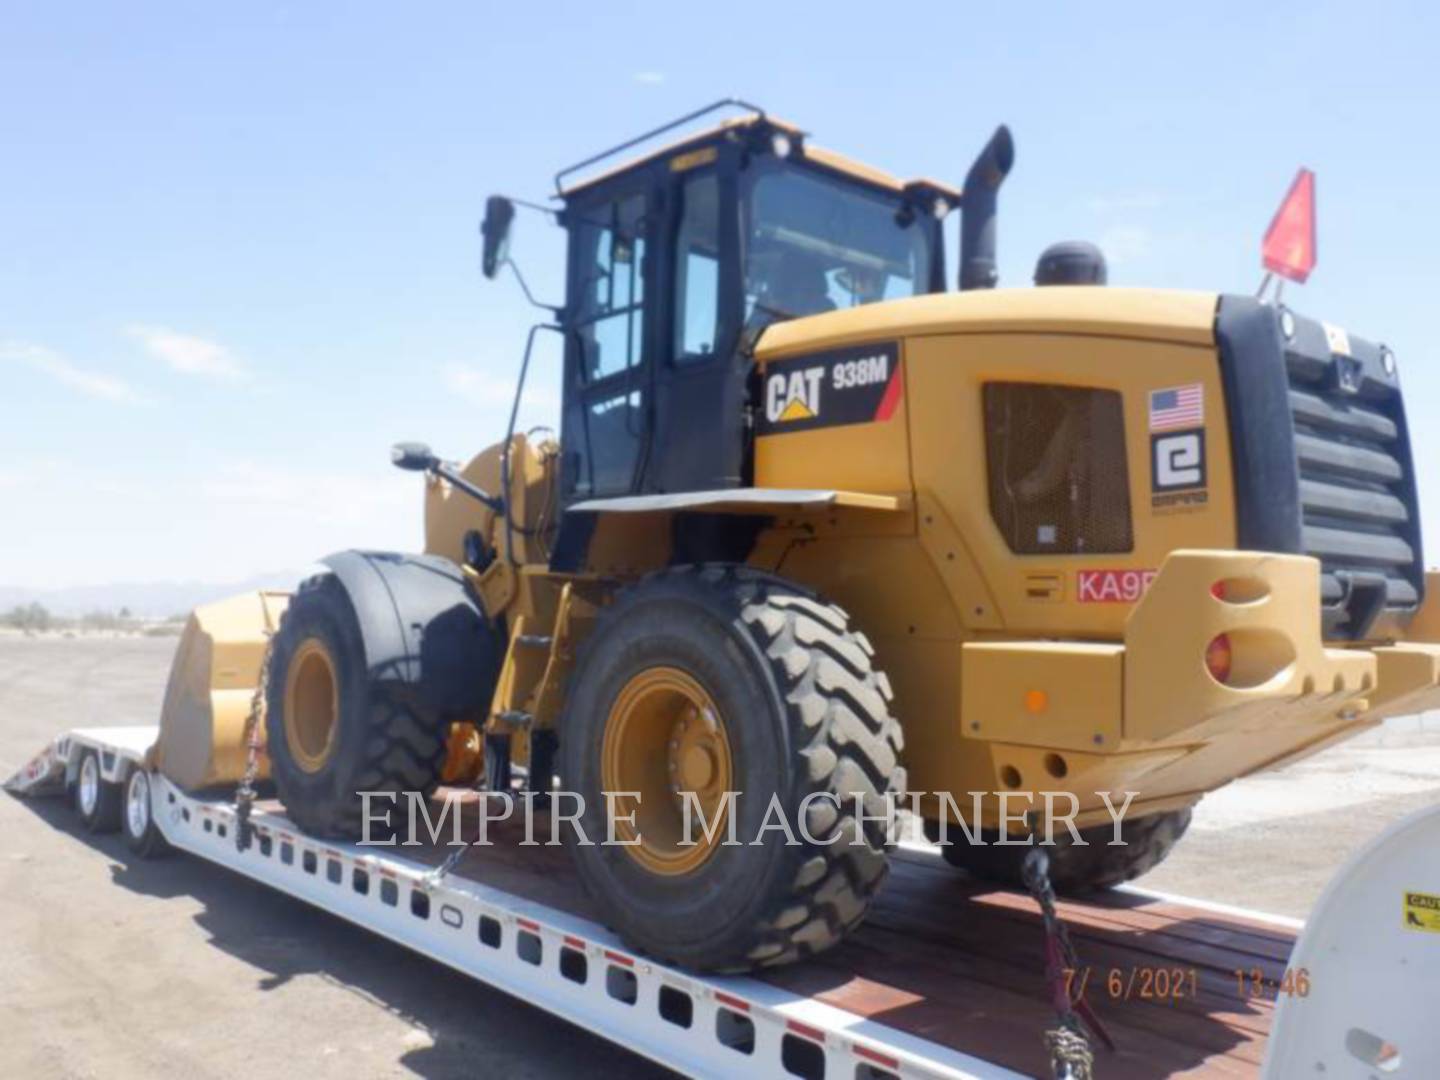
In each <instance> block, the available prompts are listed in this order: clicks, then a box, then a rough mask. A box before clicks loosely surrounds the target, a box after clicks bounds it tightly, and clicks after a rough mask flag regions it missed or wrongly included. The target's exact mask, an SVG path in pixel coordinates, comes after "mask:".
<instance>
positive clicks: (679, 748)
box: [559, 566, 905, 970]
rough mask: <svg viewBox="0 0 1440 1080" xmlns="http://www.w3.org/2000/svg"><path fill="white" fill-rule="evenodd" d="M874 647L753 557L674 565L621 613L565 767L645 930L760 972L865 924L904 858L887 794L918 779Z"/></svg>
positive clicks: (607, 617)
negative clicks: (749, 562) (893, 864)
mask: <svg viewBox="0 0 1440 1080" xmlns="http://www.w3.org/2000/svg"><path fill="white" fill-rule="evenodd" d="M871 655H872V653H871V649H870V645H869V642H867V641H866V640H865V638H864V636H863V635H861V634H859V633H857V632H855V631H853V630H851V629H850V628H849V626H848V619H847V616H846V615H845V613H844V612H843V611H841V610H840V609H839V608H837V607H835V606H833V605H830V604H827V603H825V602H823V601H821V600H819V599H817V598H816V597H815V596H814V595H813V594H812V593H810V592H808V591H805V590H803V589H801V588H799V587H797V586H795V585H792V584H790V583H788V582H786V581H783V580H781V579H780V578H777V577H773V576H771V575H768V574H763V573H759V572H756V571H753V570H749V569H746V568H740V567H733V566H705V567H701V568H694V567H687V568H678V569H674V570H670V571H666V572H664V573H661V574H657V575H654V576H652V577H649V578H646V579H644V580H643V581H641V582H640V583H639V584H637V585H635V586H633V587H631V588H629V589H626V590H625V591H624V592H622V593H621V594H620V595H619V597H618V598H617V600H616V602H615V603H614V604H613V605H611V606H610V607H608V608H607V609H605V610H604V612H602V614H601V616H600V618H599V619H598V620H597V623H596V625H595V627H594V629H593V630H592V632H591V633H590V635H589V637H588V638H587V640H586V642H585V646H584V648H583V650H582V653H581V656H580V658H579V660H578V662H577V665H576V670H575V674H574V678H573V680H572V682H571V689H570V694H569V699H568V701H567V702H566V711H565V715H564V717H562V720H561V725H560V729H559V730H560V755H561V763H560V768H561V780H562V788H563V789H565V790H568V791H573V792H575V793H577V794H578V795H580V796H581V797H582V798H583V799H584V803H583V807H582V808H581V812H580V814H579V817H578V821H579V825H580V830H582V831H583V839H582V837H581V835H580V833H579V832H578V831H575V830H572V837H571V839H572V841H575V842H574V843H572V852H573V855H574V858H575V861H576V864H577V866H578V869H579V874H580V877H581V879H582V881H583V882H584V883H585V886H586V888H587V889H588V890H589V892H590V893H591V895H592V896H593V897H594V898H595V899H596V900H597V901H598V902H599V904H600V906H601V908H602V909H603V913H604V917H605V919H606V920H607V922H608V923H609V924H610V925H611V926H612V927H614V928H615V929H616V930H618V931H619V933H620V934H621V935H622V936H623V937H624V938H625V939H626V940H627V941H628V942H630V943H631V944H632V945H633V946H634V947H636V948H638V949H640V950H641V951H644V952H647V953H650V954H652V955H654V956H657V957H659V958H662V959H664V960H666V961H669V962H672V963H677V964H683V965H686V966H688V967H692V968H700V969H711V970H744V969H747V968H753V967H757V966H763V965H769V964H777V963H784V962H788V961H790V960H795V959H798V958H800V957H803V956H808V955H810V954H813V953H817V952H820V951H821V950H823V949H826V948H829V947H830V946H831V945H834V944H835V943H836V942H837V941H839V940H840V939H841V937H842V936H844V934H845V933H846V932H848V931H849V930H851V929H852V928H853V927H855V926H856V925H857V924H858V923H859V922H860V920H861V919H862V918H863V917H864V915H865V912H866V910H867V909H868V907H869V905H870V901H871V899H872V898H873V897H874V895H875V893H876V891H877V890H878V889H879V887H880V885H881V883H882V882H883V881H884V879H885V875H886V871H887V863H886V849H887V847H888V846H889V841H890V837H889V836H888V835H887V829H886V827H885V824H884V821H883V817H884V809H885V808H884V802H883V800H884V799H885V797H887V796H898V795H899V794H900V793H901V792H903V791H904V789H905V773H904V770H903V769H902V768H901V767H900V764H899V753H900V749H901V734H900V725H899V724H898V722H897V721H896V720H895V719H894V717H893V716H891V714H890V708H889V702H890V686H889V683H888V682H887V680H886V679H885V676H884V675H883V674H881V673H880V672H878V671H876V670H874V668H873V666H872V663H871ZM607 791H609V792H613V793H616V794H615V797H614V810H613V815H612V818H613V825H614V839H615V841H616V843H614V844H609V843H605V842H604V841H606V839H607V825H609V824H611V823H612V820H607V806H606V797H605V792H607ZM726 791H734V792H737V793H738V794H737V795H736V797H735V798H734V799H733V801H728V800H727V799H726V798H725V794H724V793H725V792H726ZM621 792H639V793H640V796H639V797H638V798H635V797H634V796H630V795H621V794H619V793H621ZM687 793H693V796H694V798H693V801H692V802H691V810H692V814H691V820H690V832H689V835H688V836H687V834H686V832H685V828H686V821H685V815H684V805H685V799H686V795H687ZM857 796H858V797H859V798H860V799H861V800H862V805H863V806H864V808H865V812H866V817H867V819H869V820H866V821H864V822H863V823H862V822H861V821H860V820H859V819H858V818H857V817H856V814H855V808H856V803H855V799H856V797H857ZM772 806H773V807H774V809H772ZM702 815H703V816H704V818H705V821H706V822H707V823H709V824H711V825H712V826H713V830H712V833H711V836H710V837H708V838H707V837H706V836H705V833H704V826H703V825H702V824H701V822H700V817H701V816H702ZM632 816H633V821H632V820H630V819H631V818H632ZM782 818H783V824H782V821H781V819H782ZM767 825H768V828H767V827H766V826H767ZM732 828H733V835H734V836H735V839H736V841H737V842H736V843H735V844H733V845H732V844H731V843H730V841H729V838H730V836H731V830H732ZM786 829H788V830H790V833H791V835H790V836H787V835H786V833H785V830H786ZM792 837H793V839H794V841H795V842H794V843H793V844H791V843H790V842H789V841H790V839H791V838H792ZM587 839H588V840H589V841H592V842H593V843H586V842H585V840H587Z"/></svg>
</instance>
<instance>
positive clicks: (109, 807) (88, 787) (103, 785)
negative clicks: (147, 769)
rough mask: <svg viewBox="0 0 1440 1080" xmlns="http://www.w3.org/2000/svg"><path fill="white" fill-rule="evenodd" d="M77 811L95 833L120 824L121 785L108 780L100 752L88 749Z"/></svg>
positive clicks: (76, 791)
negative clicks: (101, 769)
mask: <svg viewBox="0 0 1440 1080" xmlns="http://www.w3.org/2000/svg"><path fill="white" fill-rule="evenodd" d="M73 793H74V799H75V812H76V813H78V814H79V815H80V821H81V822H82V823H83V824H84V826H85V828H87V829H89V830H90V831H91V832H93V833H109V832H114V831H115V830H116V829H118V828H119V827H120V785H119V784H115V783H111V782H110V781H109V780H106V779H105V777H104V775H103V774H102V773H101V771H100V755H99V754H97V753H96V752H95V751H94V750H86V751H85V754H84V756H83V757H81V759H80V771H79V772H78V773H77V775H76V777H75V787H74V792H73Z"/></svg>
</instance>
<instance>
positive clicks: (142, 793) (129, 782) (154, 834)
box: [120, 765, 170, 859]
mask: <svg viewBox="0 0 1440 1080" xmlns="http://www.w3.org/2000/svg"><path fill="white" fill-rule="evenodd" d="M120 830H121V832H123V833H124V834H125V843H126V845H127V846H128V847H129V848H130V850H131V851H133V852H135V854H136V855H139V856H140V857H141V858H142V859H153V858H156V857H158V856H160V855H163V854H164V853H165V852H167V851H169V850H170V844H169V843H168V842H167V841H166V839H165V837H164V835H163V834H162V833H161V832H160V827H159V826H158V825H156V824H155V819H154V815H153V814H152V813H151V793H150V774H149V773H147V772H146V771H145V767H144V766H143V765H137V766H136V767H135V768H133V769H131V770H130V776H129V778H128V779H126V781H125V808H124V813H123V814H121V816H120Z"/></svg>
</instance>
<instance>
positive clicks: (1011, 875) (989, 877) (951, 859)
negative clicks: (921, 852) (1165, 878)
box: [925, 809, 1190, 894]
mask: <svg viewBox="0 0 1440 1080" xmlns="http://www.w3.org/2000/svg"><path fill="white" fill-rule="evenodd" d="M1189 827H1190V811H1189V809H1185V810H1173V811H1170V812H1167V813H1160V814H1149V815H1147V816H1145V817H1140V818H1135V819H1134V820H1133V821H1132V820H1130V819H1128V818H1127V819H1126V820H1125V822H1124V826H1123V829H1122V831H1121V838H1122V839H1123V840H1124V841H1125V843H1124V845H1121V846H1115V847H1112V846H1110V841H1111V840H1112V839H1114V828H1113V827H1112V826H1110V825H1097V826H1095V827H1093V828H1089V829H1081V830H1080V837H1081V839H1083V840H1084V841H1085V845H1084V846H1079V845H1076V844H1075V842H1074V838H1073V837H1072V836H1071V835H1070V831H1069V830H1068V829H1063V828H1062V829H1060V830H1058V831H1057V832H1056V835H1055V844H1054V846H1053V847H1048V848H1046V849H1045V850H1046V853H1047V854H1048V855H1049V856H1050V882H1051V884H1053V885H1054V886H1055V891H1056V892H1063V893H1071V894H1075V893H1086V892H1095V891H1097V890H1100V889H1110V888H1114V887H1115V886H1116V885H1122V884H1124V883H1125V882H1127V881H1133V880H1134V879H1135V878H1137V877H1139V876H1140V875H1141V874H1145V873H1148V872H1149V871H1151V870H1153V869H1155V867H1157V866H1159V865H1160V863H1162V862H1163V861H1164V860H1165V857H1166V856H1167V855H1169V854H1170V851H1171V849H1173V848H1174V847H1175V845H1176V843H1178V842H1179V840H1180V837H1182V836H1183V835H1185V830H1186V829H1188V828H1189ZM958 830H959V826H953V827H952V828H951V829H950V830H949V831H950V834H951V835H952V836H953V835H954V834H955V833H956V832H957V831H958ZM925 835H926V836H927V837H928V838H929V839H930V841H931V843H938V841H939V835H940V830H939V826H938V825H937V824H936V823H935V822H933V821H926V822H925ZM995 837H996V834H994V833H993V832H992V831H991V830H988V829H987V830H984V831H983V832H982V834H981V839H984V840H985V841H987V843H986V844H985V845H984V846H981V845H978V844H970V843H967V842H966V840H965V837H964V835H963V834H962V835H961V836H960V837H959V840H958V842H957V841H947V842H946V843H945V844H943V845H941V848H940V853H941V854H942V855H944V856H945V861H946V862H948V863H949V864H950V865H951V866H954V867H957V868H958V869H961V870H964V871H965V872H966V873H968V874H970V875H971V876H972V877H977V878H981V879H982V880H985V881H994V882H998V883H999V884H1001V885H1008V886H1011V887H1012V888H1016V889H1021V888H1024V887H1025V886H1024V882H1023V881H1022V879H1021V876H1020V867H1021V865H1022V864H1023V863H1024V861H1025V856H1026V854H1028V853H1029V851H1030V848H1029V847H1028V846H1022V845H1016V846H1010V845H1007V846H1005V847H996V846H994V843H993V841H994V840H995Z"/></svg>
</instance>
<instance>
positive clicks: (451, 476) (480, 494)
mask: <svg viewBox="0 0 1440 1080" xmlns="http://www.w3.org/2000/svg"><path fill="white" fill-rule="evenodd" d="M425 471H426V472H428V473H430V474H431V475H432V476H439V477H441V478H443V479H445V480H447V481H449V482H450V484H451V485H452V486H454V487H455V488H456V489H457V490H459V491H463V492H464V493H465V494H466V495H469V496H470V497H471V498H472V499H474V500H476V501H477V502H480V503H484V504H485V505H486V506H488V507H489V508H490V509H491V510H493V511H495V513H497V514H504V513H505V500H504V499H501V498H499V497H497V496H495V495H491V494H490V493H489V492H488V491H486V490H485V489H484V488H478V487H476V486H475V485H474V484H472V483H470V481H469V480H466V479H465V478H464V477H463V476H461V475H460V474H459V473H458V472H456V471H455V469H454V467H453V466H451V465H448V464H446V463H445V462H443V461H440V460H436V461H434V462H432V463H431V465H430V467H429V468H428V469H426V470H425Z"/></svg>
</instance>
